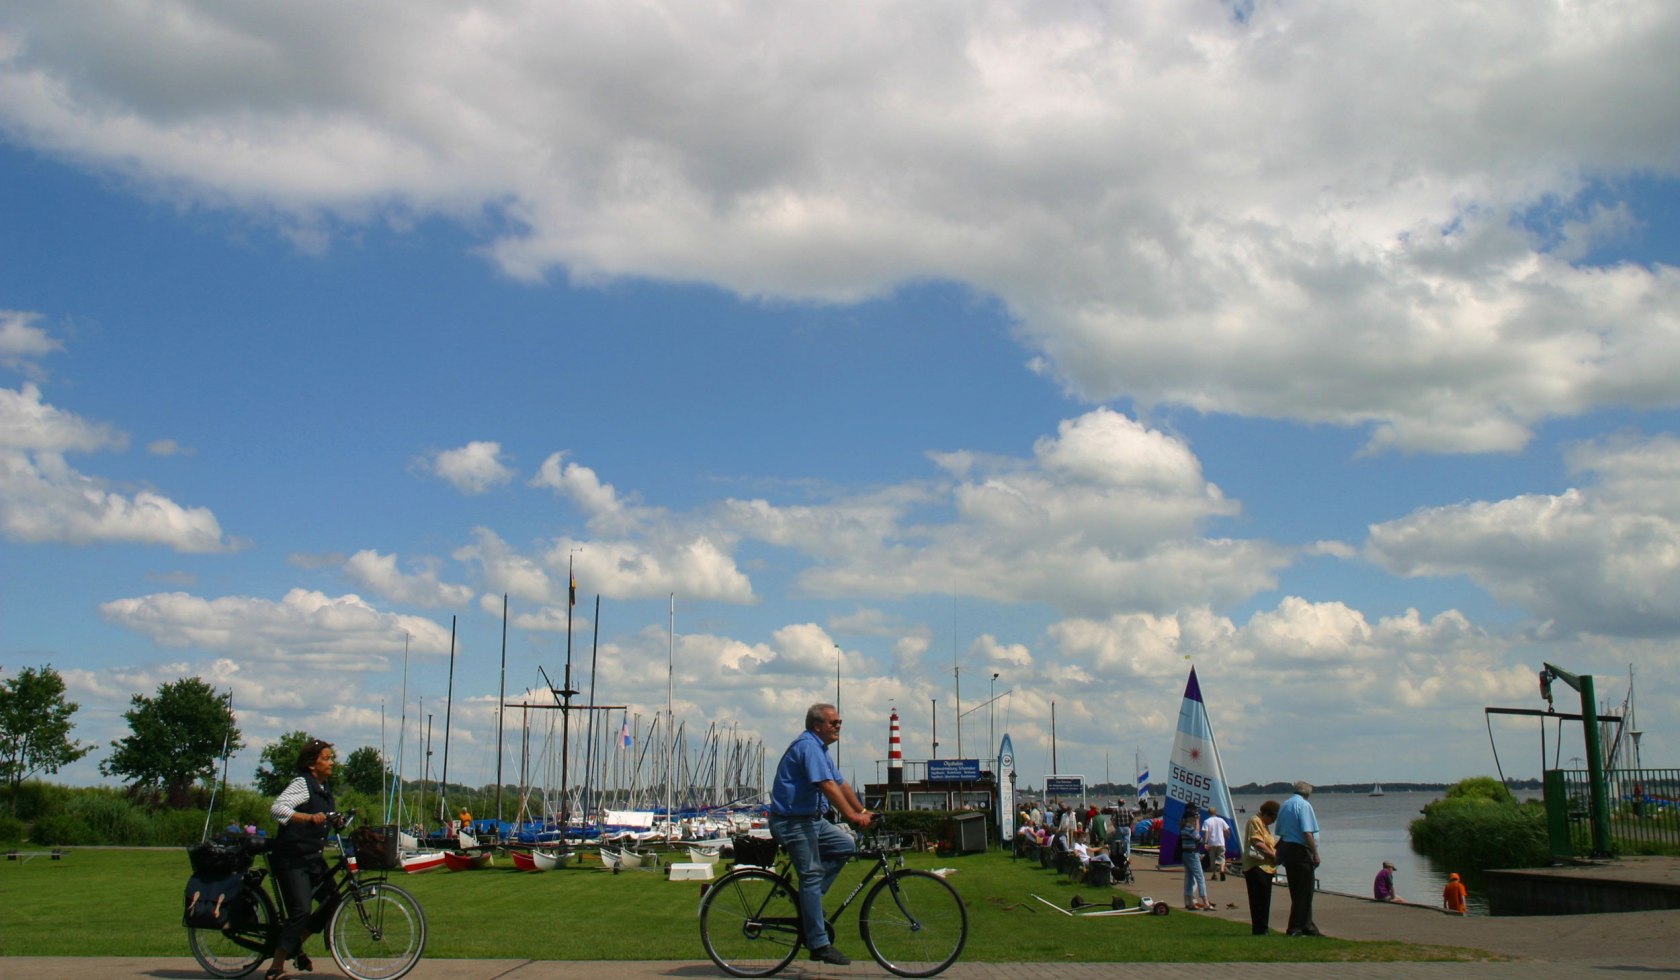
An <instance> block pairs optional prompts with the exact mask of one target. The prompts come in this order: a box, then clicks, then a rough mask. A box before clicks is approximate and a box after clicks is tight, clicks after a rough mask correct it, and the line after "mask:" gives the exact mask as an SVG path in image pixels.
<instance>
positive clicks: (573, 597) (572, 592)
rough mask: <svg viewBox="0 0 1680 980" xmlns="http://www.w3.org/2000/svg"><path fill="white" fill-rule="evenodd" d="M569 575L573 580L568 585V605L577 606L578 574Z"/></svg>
mask: <svg viewBox="0 0 1680 980" xmlns="http://www.w3.org/2000/svg"><path fill="white" fill-rule="evenodd" d="M567 577H568V578H569V579H570V580H571V582H570V584H569V585H567V586H566V605H568V606H575V605H577V576H576V575H571V574H570V573H568V575H567Z"/></svg>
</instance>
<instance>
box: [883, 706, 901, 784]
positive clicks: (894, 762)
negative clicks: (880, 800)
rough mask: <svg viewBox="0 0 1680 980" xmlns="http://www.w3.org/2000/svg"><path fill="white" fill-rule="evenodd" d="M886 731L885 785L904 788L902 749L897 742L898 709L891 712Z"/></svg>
mask: <svg viewBox="0 0 1680 980" xmlns="http://www.w3.org/2000/svg"><path fill="white" fill-rule="evenodd" d="M889 724H890V726H891V727H889V728H888V730H887V785H888V786H892V787H894V788H902V787H903V786H904V747H903V746H902V745H901V744H899V740H898V709H897V708H896V707H895V708H893V710H892V720H891V722H889Z"/></svg>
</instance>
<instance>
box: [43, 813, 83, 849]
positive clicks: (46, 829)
mask: <svg viewBox="0 0 1680 980" xmlns="http://www.w3.org/2000/svg"><path fill="white" fill-rule="evenodd" d="M92 837H93V830H92V829H91V828H89V827H88V824H87V821H86V820H83V819H82V818H81V817H79V816H77V815H75V814H72V813H65V812H62V811H60V812H58V813H49V814H47V815H46V816H44V817H42V818H40V819H39V820H36V821H35V826H33V827H31V828H29V840H30V842H31V843H35V844H87V843H90V842H91V840H92Z"/></svg>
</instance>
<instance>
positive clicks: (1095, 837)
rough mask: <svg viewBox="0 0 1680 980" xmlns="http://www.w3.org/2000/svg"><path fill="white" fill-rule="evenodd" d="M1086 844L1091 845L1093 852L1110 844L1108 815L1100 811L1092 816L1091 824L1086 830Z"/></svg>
mask: <svg viewBox="0 0 1680 980" xmlns="http://www.w3.org/2000/svg"><path fill="white" fill-rule="evenodd" d="M1085 843H1087V844H1089V845H1090V846H1091V848H1092V850H1095V849H1096V848H1099V847H1101V846H1103V845H1104V844H1106V843H1108V814H1107V813H1104V812H1103V811H1101V810H1098V811H1096V812H1095V813H1094V814H1093V815H1092V816H1091V822H1090V824H1089V825H1088V826H1087V827H1086V830H1085Z"/></svg>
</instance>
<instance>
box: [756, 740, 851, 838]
mask: <svg viewBox="0 0 1680 980" xmlns="http://www.w3.org/2000/svg"><path fill="white" fill-rule="evenodd" d="M825 780H833V781H834V782H835V783H836V784H837V785H844V784H845V782H846V780H845V778H844V777H842V776H841V775H840V769H839V768H838V767H837V766H835V764H834V760H833V759H830V758H829V757H828V746H826V745H824V744H823V740H822V739H820V738H818V737H817V733H816V732H813V731H811V730H809V729H807V730H806V731H804V732H803V733H801V734H800V736H799V737H798V738H796V739H794V740H793V744H792V745H789V746H788V747H787V751H786V752H784V753H782V761H781V763H780V764H779V765H777V766H776V781H775V782H773V783H772V784H771V785H770V813H771V814H772V815H774V816H778V817H809V816H814V815H820V814H823V813H826V812H827V811H828V797H826V796H824V795H823V794H822V791H821V790H819V789H817V784H818V783H820V782H823V781H825Z"/></svg>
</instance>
